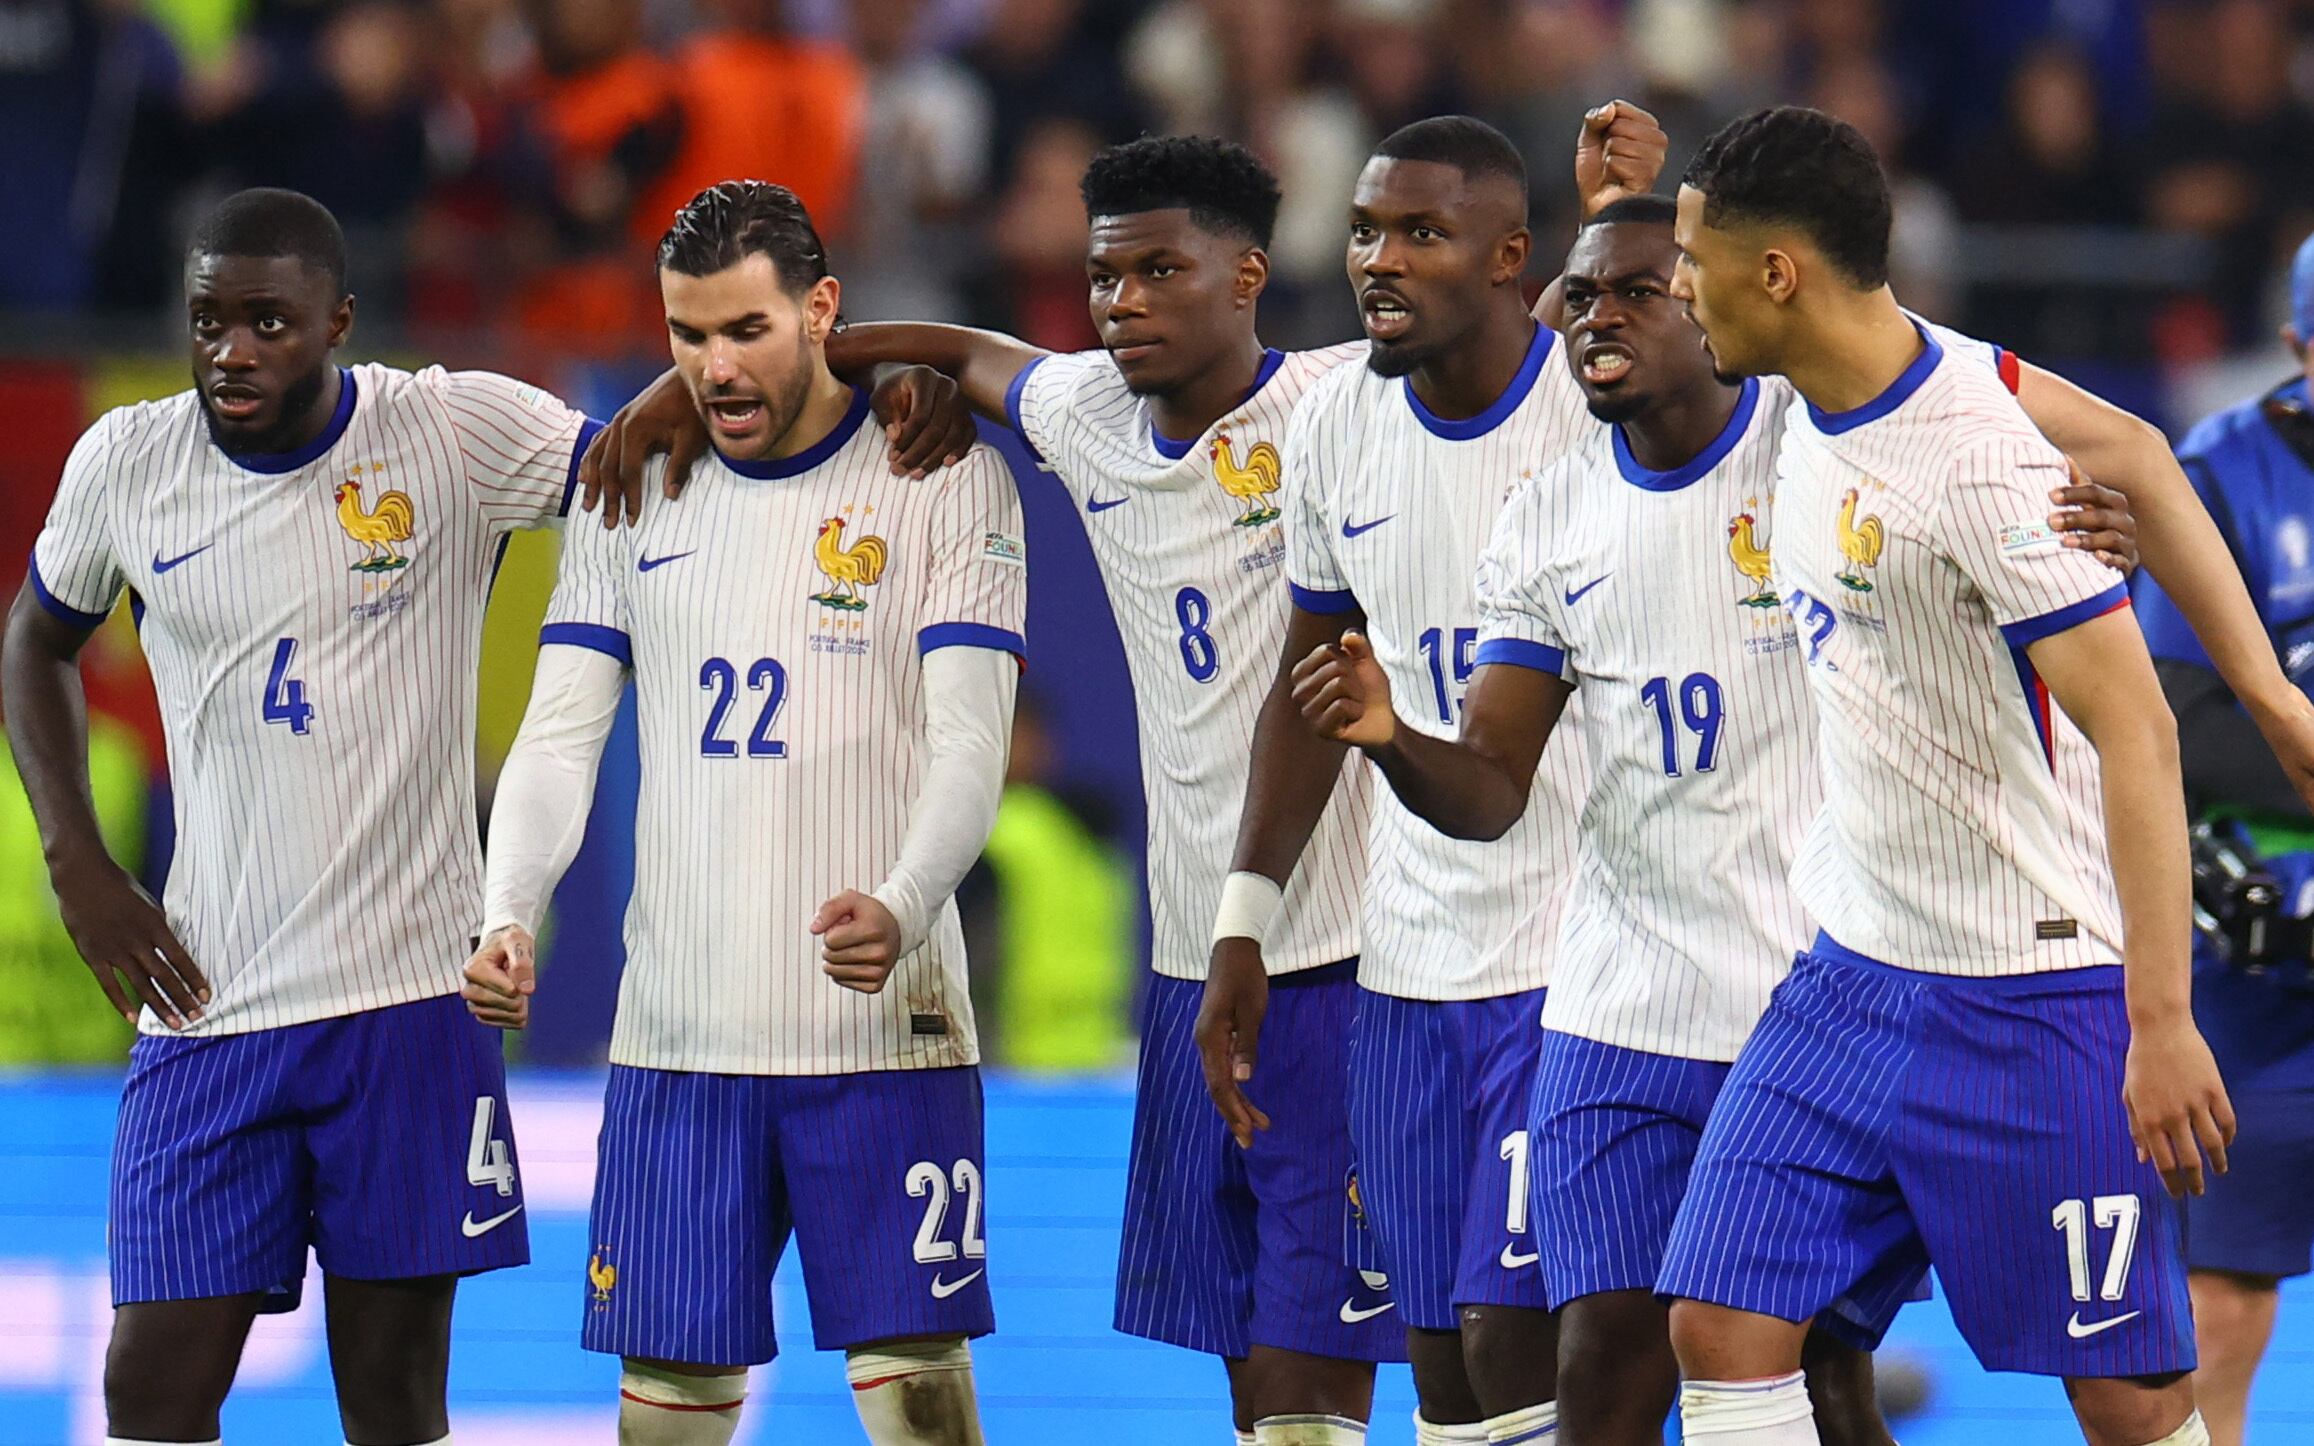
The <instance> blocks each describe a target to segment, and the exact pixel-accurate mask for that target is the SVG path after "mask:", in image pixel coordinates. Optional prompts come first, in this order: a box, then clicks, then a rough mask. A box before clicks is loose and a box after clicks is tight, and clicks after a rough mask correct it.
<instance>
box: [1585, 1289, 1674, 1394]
mask: <svg viewBox="0 0 2314 1446" xmlns="http://www.w3.org/2000/svg"><path fill="white" fill-rule="evenodd" d="M1678 1389H1679V1363H1678V1361H1676V1360H1674V1359H1673V1358H1672V1354H1671V1337H1670V1335H1669V1333H1668V1332H1667V1331H1666V1329H1665V1325H1664V1310H1663V1307H1662V1305H1661V1304H1659V1303H1658V1302H1657V1301H1656V1299H1655V1297H1654V1296H1653V1294H1651V1293H1650V1292H1647V1291H1641V1290H1617V1291H1607V1292H1604V1293H1602V1294H1599V1295H1589V1296H1584V1297H1582V1298H1581V1299H1579V1300H1575V1301H1571V1302H1569V1303H1568V1305H1567V1308H1566V1309H1565V1310H1563V1311H1561V1312H1560V1313H1559V1395H1560V1403H1559V1407H1560V1411H1561V1413H1562V1416H1563V1418H1564V1419H1565V1420H1567V1421H1569V1422H1570V1423H1573V1424H1575V1425H1578V1426H1579V1425H1581V1424H1582V1423H1583V1422H1585V1421H1589V1420H1594V1419H1598V1418H1599V1417H1600V1416H1601V1415H1602V1413H1608V1412H1611V1413H1612V1414H1613V1416H1614V1419H1617V1420H1621V1419H1623V1418H1624V1417H1626V1416H1628V1415H1631V1414H1633V1413H1635V1412H1636V1413H1639V1414H1648V1413H1654V1414H1656V1415H1657V1416H1658V1418H1660V1416H1661V1415H1665V1414H1668V1413H1669V1412H1670V1409H1671V1402H1672V1398H1673V1396H1674V1395H1675V1394H1676V1393H1677V1391H1678Z"/></svg>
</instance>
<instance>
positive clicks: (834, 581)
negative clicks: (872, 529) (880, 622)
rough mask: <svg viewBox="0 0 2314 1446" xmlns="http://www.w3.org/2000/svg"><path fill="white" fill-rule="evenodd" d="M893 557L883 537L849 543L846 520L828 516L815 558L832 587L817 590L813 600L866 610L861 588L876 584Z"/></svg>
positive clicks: (854, 610) (814, 550) (839, 607)
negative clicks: (847, 540) (846, 541)
mask: <svg viewBox="0 0 2314 1446" xmlns="http://www.w3.org/2000/svg"><path fill="white" fill-rule="evenodd" d="M890 556H891V549H890V548H888V547H886V546H885V544H884V539H883V538H881V537H875V536H869V537H863V538H861V539H860V540H859V541H858V542H855V543H853V544H851V545H850V546H848V547H847V546H845V545H844V519H842V518H841V517H831V518H829V519H827V520H826V521H825V522H822V523H821V524H820V535H819V539H818V540H817V541H816V542H814V543H813V544H812V561H814V562H816V563H818V564H819V568H820V571H821V572H823V573H826V574H827V578H828V587H827V591H825V592H815V593H813V594H812V601H813V602H816V603H818V604H819V605H820V606H821V607H827V608H835V609H837V610H839V611H842V612H848V613H857V612H866V611H867V609H868V600H867V599H866V598H864V597H862V596H860V589H862V588H867V587H874V586H875V585H876V583H877V580H878V579H880V578H882V577H883V575H884V564H885V562H886V561H887V560H888V559H889V558H890Z"/></svg>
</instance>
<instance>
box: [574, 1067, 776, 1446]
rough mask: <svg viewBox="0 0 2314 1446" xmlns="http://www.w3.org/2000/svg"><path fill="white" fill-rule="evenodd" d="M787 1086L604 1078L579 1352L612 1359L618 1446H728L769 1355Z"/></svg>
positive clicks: (648, 1072)
mask: <svg viewBox="0 0 2314 1446" xmlns="http://www.w3.org/2000/svg"><path fill="white" fill-rule="evenodd" d="M783 1083H784V1081H782V1080H779V1079H776V1078H767V1077H761V1076H741V1075H718V1074H694V1073H685V1072H681V1071H676V1070H658V1069H640V1068H635V1067H632V1066H627V1065H614V1066H612V1067H611V1078H610V1084H609V1087H608V1089H607V1090H606V1091H605V1093H604V1097H603V1132H602V1137H601V1140H600V1142H599V1144H598V1145H597V1149H596V1168H595V1196H594V1213H593V1217H592V1220H591V1222H590V1223H591V1235H592V1246H591V1249H590V1250H589V1252H588V1255H587V1262H586V1296H585V1301H586V1304H585V1311H586V1315H585V1324H584V1325H583V1326H582V1327H581V1329H580V1332H579V1344H580V1345H582V1346H584V1347H585V1348H586V1349H588V1350H590V1351H600V1352H602V1353H604V1354H606V1355H615V1356H618V1357H620V1360H621V1374H620V1378H619V1440H620V1441H621V1442H622V1443H623V1446H723V1443H725V1442H728V1441H729V1440H730V1439H731V1435H732V1433H733V1432H734V1431H735V1430H737V1429H738V1426H739V1415H740V1410H741V1407H742V1405H743V1404H744V1402H745V1398H746V1393H747V1375H746V1372H747V1368H748V1367H749V1366H753V1365H760V1364H762V1363H763V1362H765V1361H768V1360H770V1359H771V1358H772V1357H773V1356H774V1355H776V1354H777V1353H778V1341H777V1339H776V1337H775V1336H774V1334H773V1330H772V1318H771V1279H772V1275H773V1273H774V1272H775V1271H776V1270H777V1269H778V1267H779V1257H780V1252H781V1250H782V1249H783V1248H784V1247H785V1246H786V1243H787V1237H788V1230H789V1223H788V1209H787V1187H786V1181H785V1180H784V1179H783V1178H782V1176H781V1174H780V1172H779V1167H778V1132H779V1129H780V1124H781V1120H780V1103H781V1102H780V1100H779V1099H778V1097H777V1093H776V1092H777V1090H778V1087H779V1086H780V1085H781V1084H783Z"/></svg>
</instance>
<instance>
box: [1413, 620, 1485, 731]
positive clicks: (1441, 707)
mask: <svg viewBox="0 0 2314 1446" xmlns="http://www.w3.org/2000/svg"><path fill="white" fill-rule="evenodd" d="M1414 641H1415V644H1416V646H1418V647H1420V648H1421V649H1422V656H1423V659H1424V661H1426V662H1428V663H1429V664H1430V688H1431V693H1432V695H1433V697H1434V698H1435V700H1436V701H1437V704H1438V721H1439V722H1441V723H1452V722H1453V721H1454V718H1455V715H1456V714H1457V713H1460V712H1461V711H1462V693H1461V688H1462V685H1463V684H1465V683H1467V682H1469V681H1470V675H1471V672H1472V670H1474V669H1475V668H1476V667H1477V666H1478V629H1476V628H1456V629H1455V630H1454V647H1453V652H1452V655H1451V656H1449V653H1448V650H1447V634H1446V630H1445V629H1444V628H1424V629H1423V630H1422V635H1421V636H1420V637H1418V638H1416V639H1415V640H1414ZM1449 668H1451V669H1452V672H1453V679H1454V688H1455V690H1456V691H1455V692H1454V693H1452V694H1451V695H1450V694H1449V693H1448V692H1447V675H1448V670H1449Z"/></svg>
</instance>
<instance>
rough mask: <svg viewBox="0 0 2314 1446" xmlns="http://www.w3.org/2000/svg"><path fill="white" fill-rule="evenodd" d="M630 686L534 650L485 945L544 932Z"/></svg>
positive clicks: (503, 782)
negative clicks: (507, 935)
mask: <svg viewBox="0 0 2314 1446" xmlns="http://www.w3.org/2000/svg"><path fill="white" fill-rule="evenodd" d="M1008 661H1009V660H1008ZM626 678H627V670H626V667H625V666H624V665H623V664H621V663H620V662H619V660H618V659H616V658H614V657H611V656H610V655H609V654H607V653H603V652H599V651H597V650H595V649H593V648H589V647H569V646H562V645H556V644H549V645H548V646H546V647H543V648H540V649H539V650H538V673H537V676H536V677H535V678H534V679H533V680H532V682H531V685H530V708H529V710H528V711H527V712H525V713H524V714H523V715H522V731H521V732H519V733H517V734H516V735H515V738H514V750H513V751H512V752H511V753H509V754H508V755H507V756H506V767H505V768H504V769H503V770H501V771H500V773H499V775H498V796H497V798H496V800H495V801H494V802H493V803H492V804H491V807H490V846H489V848H488V849H487V850H486V851H485V853H486V858H485V861H484V862H485V867H484V871H483V879H482V932H483V933H484V934H485V935H487V934H489V933H491V932H492V931H494V930H496V929H499V928H501V927H503V926H505V925H507V924H520V925H521V926H522V927H523V928H525V929H527V930H529V931H530V932H531V933H533V934H535V933H537V932H538V921H539V916H540V915H541V914H543V913H545V912H546V900H547V896H548V895H549V894H550V893H552V892H553V891H554V886H555V884H556V883H557V882H559V881H560V880H561V878H562V873H563V870H564V869H567V868H569V867H570V861H571V859H572V858H574V857H575V856H576V855H577V854H578V847H579V840H580V839H582V838H584V837H585V836H586V830H587V811H588V809H589V808H591V807H592V806H593V804H594V797H595V770H596V768H597V767H598V766H600V764H601V763H602V758H603V743H604V741H605V740H606V739H608V738H609V737H610V736H611V722H612V720H613V719H614V718H616V717H617V716H618V712H619V694H620V693H621V692H622V691H624V690H625V687H626Z"/></svg>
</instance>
